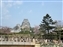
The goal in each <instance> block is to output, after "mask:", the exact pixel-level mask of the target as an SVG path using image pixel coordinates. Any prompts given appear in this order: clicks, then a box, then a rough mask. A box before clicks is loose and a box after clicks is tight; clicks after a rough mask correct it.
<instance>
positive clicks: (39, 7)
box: [0, 0, 63, 27]
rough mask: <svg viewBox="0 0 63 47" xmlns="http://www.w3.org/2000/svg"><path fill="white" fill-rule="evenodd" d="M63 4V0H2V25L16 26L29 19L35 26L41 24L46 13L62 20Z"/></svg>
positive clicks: (0, 23)
mask: <svg viewBox="0 0 63 47" xmlns="http://www.w3.org/2000/svg"><path fill="white" fill-rule="evenodd" d="M62 4H63V2H62V0H2V2H1V0H0V21H2V22H0V26H8V27H14V26H16V24H20V25H21V24H22V22H23V20H24V19H28V20H29V22H30V25H31V26H32V27H33V26H36V25H39V24H40V23H41V21H42V19H43V16H45V15H46V14H49V15H50V16H51V17H52V19H53V20H61V21H62V20H63V15H62V10H63V9H62V7H63V6H62ZM1 17H2V19H1Z"/></svg>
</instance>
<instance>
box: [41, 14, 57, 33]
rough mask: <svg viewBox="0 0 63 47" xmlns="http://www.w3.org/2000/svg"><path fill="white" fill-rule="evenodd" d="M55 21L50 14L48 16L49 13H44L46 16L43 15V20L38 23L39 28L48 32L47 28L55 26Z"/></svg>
mask: <svg viewBox="0 0 63 47" xmlns="http://www.w3.org/2000/svg"><path fill="white" fill-rule="evenodd" d="M55 23H56V22H54V21H53V20H52V18H51V16H49V14H46V16H44V17H43V20H42V22H41V24H40V29H43V31H47V32H48V34H49V30H51V29H53V28H55V27H54V26H53V25H54V24H55Z"/></svg>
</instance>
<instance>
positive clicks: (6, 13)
mask: <svg viewBox="0 0 63 47" xmlns="http://www.w3.org/2000/svg"><path fill="white" fill-rule="evenodd" d="M10 16H11V15H10V12H9V10H8V8H7V6H6V4H5V3H2V18H3V19H4V20H9V18H10Z"/></svg>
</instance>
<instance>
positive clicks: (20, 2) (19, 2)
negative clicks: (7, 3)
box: [13, 1, 23, 5]
mask: <svg viewBox="0 0 63 47" xmlns="http://www.w3.org/2000/svg"><path fill="white" fill-rule="evenodd" d="M22 4H23V1H16V2H14V3H13V5H22Z"/></svg>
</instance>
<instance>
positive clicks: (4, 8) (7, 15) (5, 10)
mask: <svg viewBox="0 0 63 47" xmlns="http://www.w3.org/2000/svg"><path fill="white" fill-rule="evenodd" d="M8 1H9V2H3V3H2V18H3V19H6V20H8V19H9V18H10V17H11V14H10V11H9V10H8V8H11V7H13V6H14V7H16V6H18V7H17V8H19V7H20V5H22V4H23V2H22V1H18V0H17V1H14V2H13V0H8ZM10 1H12V2H10Z"/></svg>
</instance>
